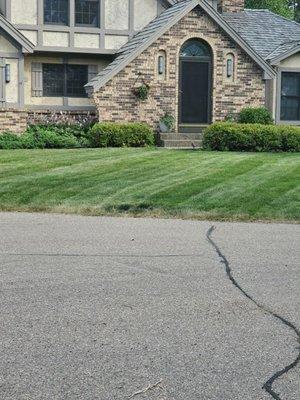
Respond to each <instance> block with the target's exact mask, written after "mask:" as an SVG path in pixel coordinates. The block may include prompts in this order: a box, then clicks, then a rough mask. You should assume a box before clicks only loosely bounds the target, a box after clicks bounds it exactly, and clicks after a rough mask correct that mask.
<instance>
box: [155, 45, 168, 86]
mask: <svg viewBox="0 0 300 400" xmlns="http://www.w3.org/2000/svg"><path fill="white" fill-rule="evenodd" d="M157 75H158V79H165V78H166V75H167V55H166V52H165V51H164V50H160V51H159V52H158V58H157Z"/></svg>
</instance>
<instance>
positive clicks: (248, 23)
mask: <svg viewBox="0 0 300 400" xmlns="http://www.w3.org/2000/svg"><path fill="white" fill-rule="evenodd" d="M223 18H224V19H225V21H226V22H227V23H228V24H229V25H230V26H231V27H232V28H233V29H234V30H235V31H236V32H237V33H238V34H239V35H240V36H241V37H242V38H243V39H244V40H245V41H246V42H247V43H248V44H249V45H250V46H251V47H252V48H253V49H254V50H255V52H256V53H257V54H259V55H260V56H261V57H262V58H263V59H265V60H272V59H273V58H274V56H276V57H278V56H280V54H284V53H286V51H287V49H289V48H291V47H292V48H294V47H295V42H297V41H300V24H299V23H297V22H295V21H291V20H289V19H286V18H283V17H281V16H279V15H277V14H274V13H273V12H271V11H269V10H245V11H242V12H239V13H224V14H223ZM272 53H274V54H272Z"/></svg>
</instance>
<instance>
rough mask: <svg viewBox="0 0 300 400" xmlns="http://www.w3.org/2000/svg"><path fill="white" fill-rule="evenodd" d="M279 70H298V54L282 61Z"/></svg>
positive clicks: (299, 62)
mask: <svg viewBox="0 0 300 400" xmlns="http://www.w3.org/2000/svg"><path fill="white" fill-rule="evenodd" d="M280 68H299V69H300V52H299V53H296V54H294V55H292V56H291V57H288V58H286V59H285V60H282V61H281V63H280Z"/></svg>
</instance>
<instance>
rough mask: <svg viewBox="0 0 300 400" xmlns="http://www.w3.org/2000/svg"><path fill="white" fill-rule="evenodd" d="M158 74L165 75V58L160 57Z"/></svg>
mask: <svg viewBox="0 0 300 400" xmlns="http://www.w3.org/2000/svg"><path fill="white" fill-rule="evenodd" d="M158 73H159V75H163V74H164V73H165V57H164V56H159V57H158Z"/></svg>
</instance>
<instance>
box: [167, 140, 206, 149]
mask: <svg viewBox="0 0 300 400" xmlns="http://www.w3.org/2000/svg"><path fill="white" fill-rule="evenodd" d="M161 145H162V146H163V147H167V148H176V149H177V148H181V149H193V148H200V147H201V146H202V140H162V141H161Z"/></svg>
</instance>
